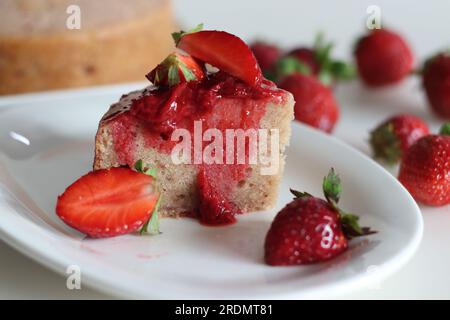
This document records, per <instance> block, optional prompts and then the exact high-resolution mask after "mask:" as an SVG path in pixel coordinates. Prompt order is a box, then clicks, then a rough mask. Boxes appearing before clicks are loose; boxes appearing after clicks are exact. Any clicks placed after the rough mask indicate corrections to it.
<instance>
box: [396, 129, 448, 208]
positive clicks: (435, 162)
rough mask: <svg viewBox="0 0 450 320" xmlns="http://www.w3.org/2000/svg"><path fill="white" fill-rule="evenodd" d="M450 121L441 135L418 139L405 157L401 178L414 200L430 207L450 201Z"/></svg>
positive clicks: (401, 166) (401, 167) (399, 177)
mask: <svg viewBox="0 0 450 320" xmlns="http://www.w3.org/2000/svg"><path fill="white" fill-rule="evenodd" d="M449 155H450V123H446V124H445V125H444V126H443V127H442V129H441V131H440V134H430V135H427V136H425V137H422V138H421V139H419V140H417V141H416V143H414V144H413V145H412V146H411V147H410V148H409V149H408V150H407V151H406V153H405V155H404V156H403V159H402V162H401V165H400V171H399V175H398V179H399V181H400V182H401V183H402V184H403V186H404V187H405V188H406V189H408V191H409V192H410V193H411V195H412V196H413V197H414V199H415V200H416V201H418V202H421V203H423V204H426V205H430V206H443V205H448V204H450V161H449Z"/></svg>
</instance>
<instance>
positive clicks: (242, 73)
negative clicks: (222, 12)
mask: <svg viewBox="0 0 450 320" xmlns="http://www.w3.org/2000/svg"><path fill="white" fill-rule="evenodd" d="M172 36H173V38H174V40H175V44H176V46H177V48H179V49H181V50H183V51H185V52H187V53H188V54H190V55H191V56H193V57H194V58H196V59H198V60H200V61H203V62H205V63H208V64H210V65H212V66H214V67H216V68H218V69H220V70H222V71H224V72H226V73H228V74H230V75H232V76H234V77H236V78H238V79H240V80H242V81H243V82H245V83H247V84H249V85H251V86H258V85H259V84H260V83H261V81H262V79H263V75H262V72H261V69H260V67H259V65H258V62H257V61H256V58H255V56H254V55H253V52H252V50H251V49H250V48H249V46H248V45H247V44H246V43H245V42H244V41H242V40H241V39H240V38H238V37H236V36H235V35H232V34H230V33H228V32H224V31H215V30H214V31H213V30H205V31H199V30H198V28H195V29H193V30H191V31H189V32H179V33H175V34H174V35H172Z"/></svg>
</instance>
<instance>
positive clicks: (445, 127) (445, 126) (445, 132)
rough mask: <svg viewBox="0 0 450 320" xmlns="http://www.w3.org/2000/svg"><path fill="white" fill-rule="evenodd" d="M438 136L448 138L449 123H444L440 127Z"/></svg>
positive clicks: (449, 132)
mask: <svg viewBox="0 0 450 320" xmlns="http://www.w3.org/2000/svg"><path fill="white" fill-rule="evenodd" d="M439 134H441V135H444V136H450V122H446V123H444V124H443V125H442V127H441V130H440V131H439Z"/></svg>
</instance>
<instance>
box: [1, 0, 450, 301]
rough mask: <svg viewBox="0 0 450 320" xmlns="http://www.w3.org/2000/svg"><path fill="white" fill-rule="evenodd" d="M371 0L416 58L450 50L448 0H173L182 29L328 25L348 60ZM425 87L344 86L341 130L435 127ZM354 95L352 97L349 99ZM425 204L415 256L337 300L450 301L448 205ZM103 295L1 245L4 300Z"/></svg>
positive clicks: (262, 31) (281, 29) (276, 30)
mask: <svg viewBox="0 0 450 320" xmlns="http://www.w3.org/2000/svg"><path fill="white" fill-rule="evenodd" d="M372 4H375V5H378V6H379V7H380V8H381V13H382V22H383V25H384V26H389V27H391V28H393V29H396V30H398V31H400V32H401V33H403V34H404V35H405V37H406V38H407V39H408V40H409V42H410V43H411V45H412V47H413V49H414V52H415V53H416V58H417V59H416V61H421V60H423V58H424V57H426V56H428V55H430V54H431V53H433V52H435V51H436V50H439V49H442V48H445V47H450V28H449V25H450V22H449V18H448V15H449V12H450V1H445V0H434V1H411V0H410V1H399V0H396V1H393V0H390V1H389V0H385V1H366V0H351V1H350V0H341V1H323V0H314V1H294V0H291V1H288V0H277V1H267V0H227V1H212V0H203V1H198V0H178V1H174V6H175V12H176V15H177V17H178V20H179V22H180V25H181V26H186V27H189V26H194V25H196V24H197V23H199V22H204V23H205V26H206V28H208V29H223V30H227V31H229V32H232V33H235V34H237V35H239V36H241V37H242V38H244V39H246V40H252V39H255V38H260V39H267V40H270V41H273V42H275V43H278V44H279V45H281V46H283V47H285V48H289V47H292V46H295V45H297V44H308V43H311V41H312V40H313V38H314V35H315V33H316V32H317V31H319V30H322V31H324V32H325V33H326V35H327V37H328V38H330V39H333V40H334V41H335V42H336V45H337V46H336V54H337V55H338V56H340V57H344V58H349V57H350V55H351V51H352V46H353V43H354V41H355V39H356V38H357V37H358V35H360V34H361V33H362V32H364V27H365V19H366V9H367V7H368V6H369V5H372ZM419 89H420V86H419V85H418V83H417V82H416V81H414V80H411V81H408V82H407V83H404V84H403V85H401V86H399V87H396V88H392V89H387V90H382V91H379V92H375V93H374V92H369V91H365V90H364V89H363V88H361V87H360V86H359V85H358V84H352V85H349V86H343V87H341V88H338V89H337V92H336V95H337V99H338V100H339V102H340V104H341V107H342V121H341V122H340V124H339V126H338V128H337V130H336V135H337V136H338V137H340V138H342V139H344V140H346V141H347V142H348V143H350V144H352V145H354V146H355V147H357V148H359V149H360V150H363V151H365V152H367V151H368V149H367V145H366V143H365V139H367V136H366V135H367V130H368V126H373V125H374V124H375V123H377V122H378V121H379V120H381V119H382V118H384V117H385V116H386V115H389V114H392V113H393V112H413V113H416V114H419V115H421V116H423V117H425V119H426V120H428V121H430V122H431V123H432V126H433V128H434V129H435V128H436V127H437V126H438V124H439V121H438V120H437V119H436V118H434V117H433V116H432V115H430V114H429V113H428V112H427V109H426V102H425V101H424V99H423V96H422V94H421V93H420V90H419ZM355 91H356V92H357V94H355ZM349 95H352V96H353V99H351V100H349ZM357 104H364V105H365V106H364V108H366V109H364V112H363V111H361V112H360V110H359V109H357V108H359V107H360V106H356V105H357ZM368 108H372V109H368ZM394 108H395V109H394ZM350 119H351V120H350ZM374 196H376V195H374ZM380 201H389V199H381V200H380ZM422 209H423V213H424V220H425V231H424V240H423V242H422V245H421V247H420V249H419V251H418V253H417V254H416V256H415V257H414V258H413V260H412V261H411V262H410V263H409V264H408V265H407V266H405V267H404V268H403V269H402V270H401V271H400V272H398V273H397V274H396V275H394V276H392V277H390V278H389V279H387V280H386V281H384V282H383V283H381V284H380V286H379V287H378V288H367V289H364V290H361V291H359V292H355V293H353V294H351V295H347V296H340V297H336V298H450V275H449V274H448V270H450V207H448V206H447V207H443V208H438V209H430V208H422ZM105 297H106V296H104V295H102V294H99V293H97V292H95V291H92V290H89V289H87V288H85V287H83V289H82V290H81V291H76V290H74V291H69V290H67V289H66V286H65V279H64V278H62V277H60V276H58V275H55V274H53V273H52V272H50V271H47V270H46V269H45V268H43V267H41V266H39V265H37V264H36V263H34V262H32V261H31V260H29V259H28V258H25V257H23V256H22V255H20V254H19V253H16V252H15V251H14V250H13V249H11V248H9V247H8V246H7V245H5V244H4V243H2V242H0V298H44V299H45V298H105Z"/></svg>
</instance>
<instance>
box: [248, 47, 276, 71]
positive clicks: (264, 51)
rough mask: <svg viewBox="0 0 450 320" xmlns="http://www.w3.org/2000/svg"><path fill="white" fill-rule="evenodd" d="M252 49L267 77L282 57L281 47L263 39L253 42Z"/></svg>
mask: <svg viewBox="0 0 450 320" xmlns="http://www.w3.org/2000/svg"><path fill="white" fill-rule="evenodd" d="M250 49H252V51H253V54H254V55H255V58H256V60H257V61H258V63H259V66H260V67H261V70H262V72H263V73H264V75H265V76H266V77H267V75H270V73H272V72H273V68H274V67H275V63H276V61H277V60H278V59H279V58H280V55H281V51H280V49H279V48H278V47H277V46H274V45H271V44H268V43H265V42H261V41H258V42H255V43H253V44H252V45H251V46H250Z"/></svg>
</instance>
